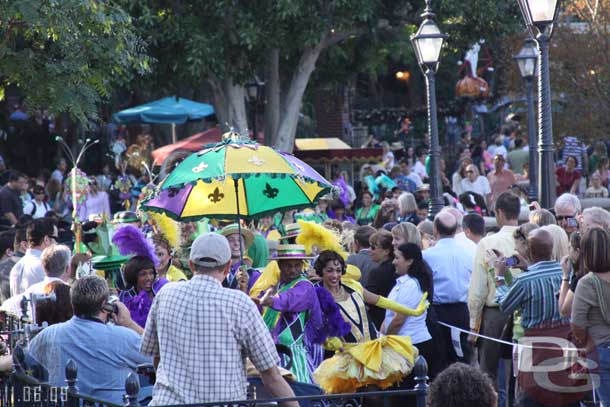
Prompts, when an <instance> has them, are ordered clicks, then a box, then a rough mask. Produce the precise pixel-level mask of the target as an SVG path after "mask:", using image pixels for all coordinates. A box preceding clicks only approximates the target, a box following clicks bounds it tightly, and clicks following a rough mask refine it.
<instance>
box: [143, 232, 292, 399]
mask: <svg viewBox="0 0 610 407" xmlns="http://www.w3.org/2000/svg"><path fill="white" fill-rule="evenodd" d="M189 267H190V269H191V271H192V272H193V278H192V279H191V280H189V281H185V282H179V283H169V284H166V285H165V286H164V287H163V289H162V290H161V291H159V293H158V294H157V296H156V297H155V301H154V303H153V305H152V307H151V309H150V313H149V315H148V321H147V323H146V329H145V331H144V336H143V338H142V345H141V348H140V352H142V353H143V354H145V355H149V356H152V357H154V360H155V366H156V368H157V381H156V383H155V388H154V392H153V399H152V401H151V405H169V404H192V403H207V402H212V401H221V400H244V399H245V398H246V388H247V381H246V367H245V362H244V361H245V359H244V357H243V356H244V355H245V356H247V357H248V358H249V359H250V360H251V361H252V363H253V364H254V366H255V367H256V368H257V370H258V371H259V372H260V375H261V378H262V380H263V383H264V385H265V388H267V389H268V390H269V391H270V392H271V394H272V396H273V397H294V393H293V392H292V389H291V388H290V386H289V385H288V384H287V383H286V381H285V380H284V379H283V378H282V377H281V375H280V373H279V370H278V367H277V364H278V362H279V360H280V359H279V356H278V354H277V351H276V350H275V345H274V343H273V340H272V338H271V335H270V334H269V331H268V330H267V329H266V325H265V323H264V321H263V319H262V317H261V315H260V313H259V312H258V309H257V307H256V305H255V304H254V302H253V301H252V300H250V299H249V298H248V296H246V295H245V294H244V293H243V292H240V291H239V290H228V289H226V288H223V287H222V282H223V280H224V279H225V278H226V276H227V274H228V273H229V271H230V268H231V248H230V247H229V243H228V242H227V239H226V238H225V237H224V236H222V235H220V234H216V233H205V234H203V235H201V236H199V237H198V238H197V239H196V240H195V241H194V242H193V245H192V248H191V253H190V257H189ZM285 404H286V405H287V406H289V407H298V403H297V402H290V403H285Z"/></svg>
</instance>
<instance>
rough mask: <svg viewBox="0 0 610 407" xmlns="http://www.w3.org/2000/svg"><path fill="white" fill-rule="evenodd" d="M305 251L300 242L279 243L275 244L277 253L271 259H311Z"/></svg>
mask: <svg viewBox="0 0 610 407" xmlns="http://www.w3.org/2000/svg"><path fill="white" fill-rule="evenodd" d="M312 258H313V257H312V256H308V255H307V253H306V252H305V246H303V245H301V244H280V245H278V246H277V254H276V255H275V256H274V257H273V260H290V259H297V260H298V259H312Z"/></svg>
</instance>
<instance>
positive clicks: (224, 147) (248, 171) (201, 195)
mask: <svg viewBox="0 0 610 407" xmlns="http://www.w3.org/2000/svg"><path fill="white" fill-rule="evenodd" d="M331 190H332V184H331V183H330V182H329V181H327V180H326V179H324V177H322V176H321V175H320V174H318V173H317V172H316V171H315V170H314V169H313V168H311V167H310V166H308V165H307V164H305V163H304V162H303V161H301V160H299V159H298V158H296V157H294V156H293V155H291V154H288V153H283V152H279V151H276V150H274V149H273V148H271V147H267V146H263V145H260V144H258V143H255V142H252V141H240V140H239V138H238V136H237V135H235V134H232V135H228V136H227V135H225V140H224V141H223V142H221V143H218V144H215V145H211V146H206V148H204V149H203V150H201V151H200V152H197V153H194V154H192V155H190V156H189V157H187V158H186V159H185V160H184V161H182V162H181V163H180V164H179V165H178V166H177V167H176V168H175V169H174V170H173V171H172V172H171V173H170V174H169V175H168V176H167V177H166V178H165V179H164V180H163V181H162V182H161V183H160V184H159V186H158V187H157V188H156V191H155V194H154V195H153V196H152V197H151V198H149V199H147V200H145V201H144V202H143V205H142V209H143V210H145V211H153V212H160V213H165V214H166V215H168V216H169V217H171V218H173V219H175V220H179V221H191V220H199V219H201V218H216V219H237V221H238V224H239V220H240V219H246V220H250V219H254V218H258V217H261V216H265V215H272V214H274V213H276V212H284V211H288V210H291V209H300V208H307V207H312V206H314V205H315V204H316V203H317V202H318V200H319V199H320V197H322V196H323V195H325V194H327V193H329V192H330V191H331Z"/></svg>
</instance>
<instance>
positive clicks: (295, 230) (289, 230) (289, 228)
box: [278, 223, 301, 240]
mask: <svg viewBox="0 0 610 407" xmlns="http://www.w3.org/2000/svg"><path fill="white" fill-rule="evenodd" d="M278 230H279V232H280V235H281V237H280V240H286V239H290V238H291V237H297V236H298V235H299V233H301V226H300V225H299V224H298V223H291V224H289V225H280V227H279V228H278Z"/></svg>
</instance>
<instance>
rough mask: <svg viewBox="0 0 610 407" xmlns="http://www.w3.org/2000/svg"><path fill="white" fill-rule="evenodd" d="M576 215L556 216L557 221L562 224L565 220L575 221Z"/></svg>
mask: <svg viewBox="0 0 610 407" xmlns="http://www.w3.org/2000/svg"><path fill="white" fill-rule="evenodd" d="M574 217H575V215H570V216H559V215H556V216H555V219H556V220H557V222H561V221H563V220H568V219H574Z"/></svg>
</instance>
